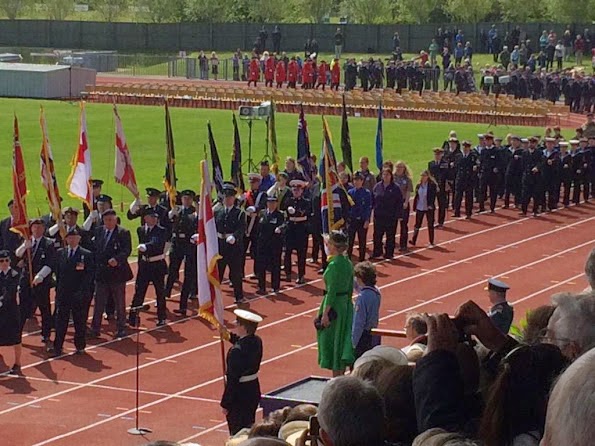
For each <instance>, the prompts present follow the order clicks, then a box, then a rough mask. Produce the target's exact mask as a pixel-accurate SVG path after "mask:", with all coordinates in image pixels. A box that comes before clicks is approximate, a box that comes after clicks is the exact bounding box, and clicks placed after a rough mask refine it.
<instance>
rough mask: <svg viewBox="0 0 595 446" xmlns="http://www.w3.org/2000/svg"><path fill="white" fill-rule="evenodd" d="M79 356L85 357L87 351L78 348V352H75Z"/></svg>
mask: <svg viewBox="0 0 595 446" xmlns="http://www.w3.org/2000/svg"><path fill="white" fill-rule="evenodd" d="M74 353H75V354H77V355H84V354H85V349H84V348H77V349H76V352H74Z"/></svg>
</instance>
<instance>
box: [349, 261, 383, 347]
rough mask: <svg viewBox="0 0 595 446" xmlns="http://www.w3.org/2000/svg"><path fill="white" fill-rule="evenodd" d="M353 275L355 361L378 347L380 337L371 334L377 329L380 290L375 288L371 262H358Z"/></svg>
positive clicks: (352, 336)
mask: <svg viewBox="0 0 595 446" xmlns="http://www.w3.org/2000/svg"><path fill="white" fill-rule="evenodd" d="M353 275H354V276H355V280H356V283H357V287H356V289H357V290H358V295H357V297H356V299H355V310H354V315H353V330H352V334H351V339H352V342H353V348H354V349H355V359H357V358H359V357H360V356H361V355H363V354H364V353H365V352H367V351H368V350H370V349H372V348H374V347H375V346H377V345H380V337H379V336H377V335H373V334H372V329H373V328H378V315H379V312H380V290H379V289H378V288H377V287H376V267H375V266H374V264H372V263H371V262H360V263H358V264H357V265H355V268H354V270H353Z"/></svg>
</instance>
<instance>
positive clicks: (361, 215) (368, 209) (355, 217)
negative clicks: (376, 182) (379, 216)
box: [347, 187, 372, 262]
mask: <svg viewBox="0 0 595 446" xmlns="http://www.w3.org/2000/svg"><path fill="white" fill-rule="evenodd" d="M349 195H350V196H351V199H352V200H353V206H351V209H350V210H349V219H348V223H347V229H348V233H349V249H348V250H347V255H348V257H349V258H351V256H352V254H353V244H354V242H355V235H356V234H357V240H358V244H359V261H360V262H363V261H364V260H365V256H366V243H367V241H366V236H367V233H368V229H367V228H365V227H364V225H365V224H366V223H369V222H370V216H371V214H372V194H371V193H370V191H369V190H368V189H365V188H364V187H361V188H360V189H357V188H355V187H354V188H352V189H351V190H349Z"/></svg>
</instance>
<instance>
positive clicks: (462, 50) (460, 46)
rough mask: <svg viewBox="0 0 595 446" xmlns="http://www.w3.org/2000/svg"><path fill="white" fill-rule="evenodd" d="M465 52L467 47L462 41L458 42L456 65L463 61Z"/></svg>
mask: <svg viewBox="0 0 595 446" xmlns="http://www.w3.org/2000/svg"><path fill="white" fill-rule="evenodd" d="M464 54H465V48H463V44H462V43H461V42H458V43H457V46H456V47H455V65H460V64H461V62H463V55H464Z"/></svg>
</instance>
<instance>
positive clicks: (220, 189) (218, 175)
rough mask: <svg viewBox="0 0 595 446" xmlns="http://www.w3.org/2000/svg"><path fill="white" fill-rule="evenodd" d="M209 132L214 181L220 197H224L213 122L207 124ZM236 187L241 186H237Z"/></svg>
mask: <svg viewBox="0 0 595 446" xmlns="http://www.w3.org/2000/svg"><path fill="white" fill-rule="evenodd" d="M207 129H208V131H209V147H210V149H211V163H212V164H213V180H214V182H215V189H216V190H217V194H218V195H223V168H222V167H221V160H220V159H219V152H218V151H217V144H216V143H215V137H214V136H213V129H212V127H211V122H210V121H209V122H208V123H207ZM236 186H239V185H238V184H236Z"/></svg>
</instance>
